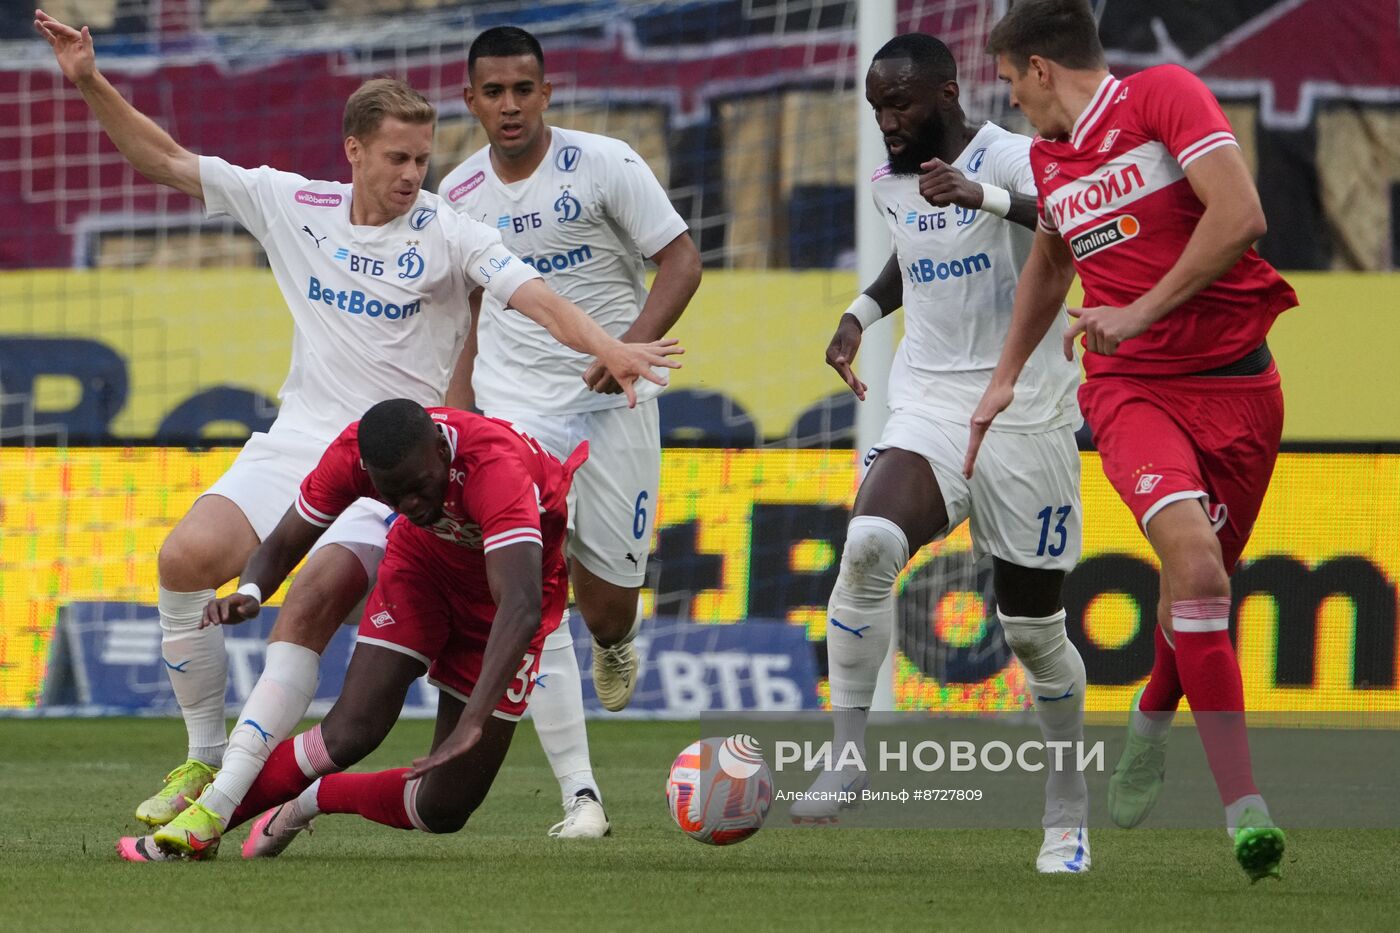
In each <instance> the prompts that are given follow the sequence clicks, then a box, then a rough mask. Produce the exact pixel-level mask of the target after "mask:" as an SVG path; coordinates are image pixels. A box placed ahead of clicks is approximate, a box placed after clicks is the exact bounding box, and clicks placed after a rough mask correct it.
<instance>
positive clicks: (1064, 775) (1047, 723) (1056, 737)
mask: <svg viewBox="0 0 1400 933" xmlns="http://www.w3.org/2000/svg"><path fill="white" fill-rule="evenodd" d="M997 618H998V619H999V620H1000V621H1001V629H1002V632H1003V634H1004V635H1005V637H1006V643H1007V645H1008V646H1010V648H1011V650H1012V651H1014V652H1015V653H1016V658H1017V660H1019V661H1020V662H1021V667H1022V668H1023V669H1024V670H1025V672H1026V687H1027V689H1029V690H1030V692H1031V696H1032V698H1033V699H1034V700H1035V711H1036V718H1037V719H1039V721H1040V732H1041V735H1043V736H1044V737H1045V740H1046V741H1047V742H1051V741H1060V742H1081V741H1083V739H1084V686H1085V674H1084V660H1083V658H1081V657H1080V656H1079V651H1078V650H1077V649H1076V648H1075V647H1074V645H1073V643H1071V642H1070V640H1069V636H1068V635H1067V634H1066V633H1065V611H1064V610H1063V609H1061V610H1060V611H1059V612H1056V613H1055V614H1054V615H1050V616H1045V617H1044V618H1032V617H1029V616H1008V615H1004V614H1003V613H1002V612H1001V611H1000V610H998V611H997ZM1077 759H1078V751H1077V746H1075V747H1074V748H1071V749H1069V750H1068V751H1066V752H1065V753H1064V756H1063V758H1062V759H1061V761H1062V763H1063V765H1064V767H1062V768H1059V769H1056V768H1055V767H1054V765H1055V763H1056V758H1055V756H1054V754H1052V753H1051V752H1050V751H1049V750H1048V749H1047V752H1046V761H1045V765H1046V773H1047V776H1046V779H1045V828H1046V829H1050V828H1052V827H1066V828H1068V827H1071V826H1073V825H1077V824H1078V823H1079V822H1080V821H1081V820H1082V819H1083V818H1084V816H1085V814H1086V810H1087V807H1088V801H1089V788H1088V785H1087V784H1086V783H1085V781H1084V775H1083V773H1082V772H1080V771H1079V770H1078V769H1077V768H1076V766H1075V763H1076V761H1077Z"/></svg>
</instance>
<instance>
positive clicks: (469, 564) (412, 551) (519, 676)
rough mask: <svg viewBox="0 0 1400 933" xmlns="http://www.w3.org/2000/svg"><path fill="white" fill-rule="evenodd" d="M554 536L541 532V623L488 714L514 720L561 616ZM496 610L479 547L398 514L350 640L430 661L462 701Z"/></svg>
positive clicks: (560, 568) (432, 675) (563, 571)
mask: <svg viewBox="0 0 1400 933" xmlns="http://www.w3.org/2000/svg"><path fill="white" fill-rule="evenodd" d="M551 538H553V540H552V541H551V540H550V539H551ZM560 538H561V536H559V535H554V536H548V535H547V536H546V548H545V553H544V567H543V584H544V593H543V597H544V599H543V613H542V614H541V623H540V627H539V629H538V630H537V631H536V632H535V637H534V638H533V639H531V641H530V647H529V649H528V650H527V651H526V653H525V656H524V658H522V659H521V662H520V668H519V670H518V671H517V673H516V676H515V679H514V680H512V681H511V683H510V686H509V687H507V688H506V693H505V696H504V697H502V698H501V702H499V703H497V704H496V710H495V713H494V715H496V716H498V717H500V718H501V719H509V720H512V721H514V720H517V719H519V718H520V717H521V716H523V715H524V714H525V708H526V706H527V705H528V704H529V700H530V691H531V690H533V689H534V686H535V675H536V673H537V672H538V671H539V666H540V651H541V650H542V649H543V646H544V639H545V636H546V635H548V634H549V633H550V632H552V631H554V630H555V629H556V628H558V627H559V622H560V620H561V619H563V617H564V609H565V607H566V605H567V602H566V601H567V598H568V592H569V578H568V569H567V565H566V564H565V563H564V557H563V553H562V549H561V546H560V545H561V540H560ZM551 545H552V546H551ZM495 616H496V605H495V603H494V602H492V600H491V592H490V589H489V588H488V587H487V583H486V575H485V573H484V571H483V563H482V554H481V552H480V551H470V550H468V549H467V548H464V547H461V546H460V545H456V544H450V543H448V542H446V541H443V540H442V539H440V538H437V537H434V536H433V535H432V534H430V533H428V532H425V531H423V530H422V529H419V528H415V527H414V526H413V525H411V524H409V523H408V520H407V519H400V520H399V521H398V522H396V523H395V525H394V527H393V528H391V529H390V531H389V542H388V544H387V546H386V549H385V552H384V560H383V562H381V563H380V565H379V578H378V580H377V581H376V582H375V585H374V589H373V590H372V591H371V592H370V594H369V599H368V600H366V602H365V614H364V616H363V617H362V618H361V619H360V630H359V635H358V637H357V639H356V640H357V641H361V642H364V643H365V644H370V645H377V646H379V647H381V648H388V649H389V650H391V651H397V652H399V653H401V654H406V655H409V656H410V657H414V658H417V659H418V660H420V661H422V662H423V663H424V664H426V665H428V682H429V683H431V684H433V685H434V686H436V687H437V688H438V689H440V690H442V691H443V692H444V693H448V694H450V695H452V696H454V697H456V698H457V699H459V700H461V701H462V702H464V703H465V702H466V700H467V697H469V696H471V693H472V690H473V688H475V687H476V681H477V678H478V677H480V676H481V661H482V658H483V657H484V655H485V652H486V639H487V638H488V637H489V636H490V634H491V623H492V621H493V620H494V619H495Z"/></svg>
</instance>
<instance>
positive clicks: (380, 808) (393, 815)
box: [316, 768, 423, 829]
mask: <svg viewBox="0 0 1400 933" xmlns="http://www.w3.org/2000/svg"><path fill="white" fill-rule="evenodd" d="M407 774H408V769H407V768H395V769H394V770H392V771H376V772H374V773H373V774H330V775H327V776H326V777H323V778H321V786H320V787H319V788H317V790H316V806H317V807H319V808H320V810H321V812H322V813H358V814H359V815H360V816H363V817H364V818H365V819H367V820H373V821H374V822H376V823H383V824H384V825H385V826H392V827H394V828H395V829H422V828H423V827H422V825H421V824H420V823H419V821H418V820H417V819H416V814H414V813H410V812H409V808H410V807H412V806H413V798H414V795H415V794H416V793H417V791H418V782H417V781H416V780H415V781H407V780H404V776H405V775H407Z"/></svg>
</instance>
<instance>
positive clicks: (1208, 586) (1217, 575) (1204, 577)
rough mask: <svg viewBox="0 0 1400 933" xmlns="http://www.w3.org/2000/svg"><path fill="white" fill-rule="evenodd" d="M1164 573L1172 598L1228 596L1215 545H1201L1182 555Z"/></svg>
mask: <svg viewBox="0 0 1400 933" xmlns="http://www.w3.org/2000/svg"><path fill="white" fill-rule="evenodd" d="M1167 572H1168V574H1169V575H1170V576H1171V581H1172V599H1173V600H1181V599H1209V598H1211V597H1216V596H1229V595H1230V577H1229V575H1228V574H1226V573H1225V565H1224V564H1223V563H1221V561H1220V551H1219V548H1211V549H1206V548H1202V549H1199V550H1194V551H1192V552H1190V553H1188V554H1184V555H1182V556H1181V557H1179V558H1177V560H1175V561H1174V565H1173V566H1171V567H1169V568H1168V569H1167Z"/></svg>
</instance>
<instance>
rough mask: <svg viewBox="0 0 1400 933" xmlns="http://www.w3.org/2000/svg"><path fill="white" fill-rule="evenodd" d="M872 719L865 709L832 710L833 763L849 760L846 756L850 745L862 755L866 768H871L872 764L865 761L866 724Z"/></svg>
mask: <svg viewBox="0 0 1400 933" xmlns="http://www.w3.org/2000/svg"><path fill="white" fill-rule="evenodd" d="M869 719H870V711H869V710H865V709H847V708H845V707H840V706H833V707H832V708H831V720H832V727H833V733H834V734H833V736H832V742H831V760H832V763H833V764H834V763H836V762H839V761H842V760H843V759H847V760H848V758H849V756H847V755H846V754H845V749H846V747H847V746H848V745H854V746H855V749H856V751H857V752H859V753H860V760H861V761H864V762H865V765H866V768H867V769H868V768H869V767H870V762H868V761H866V760H865V724H866V722H867V721H869Z"/></svg>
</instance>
